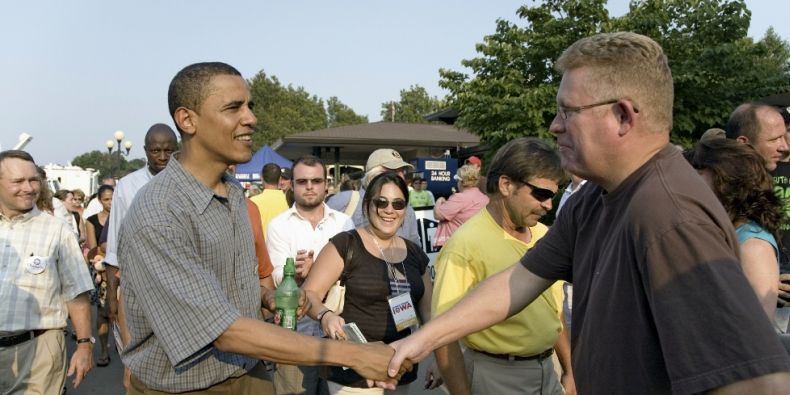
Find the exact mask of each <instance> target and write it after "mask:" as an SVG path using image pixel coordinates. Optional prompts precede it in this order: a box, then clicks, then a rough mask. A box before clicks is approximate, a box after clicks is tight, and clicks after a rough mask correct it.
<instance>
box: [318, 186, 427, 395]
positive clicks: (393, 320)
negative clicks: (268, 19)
mask: <svg viewBox="0 0 790 395" xmlns="http://www.w3.org/2000/svg"><path fill="white" fill-rule="evenodd" d="M408 196H409V193H408V189H407V187H406V183H405V182H404V181H403V179H402V178H401V177H400V176H398V174H396V173H395V172H391V171H388V172H384V173H382V174H380V175H378V176H376V177H375V178H373V180H371V181H370V184H369V185H368V188H367V193H365V197H364V199H363V201H362V209H363V213H364V215H366V216H367V218H368V220H369V225H366V226H364V227H360V228H357V229H354V230H351V231H348V232H342V233H339V234H337V235H336V236H335V237H333V238H332V239H330V240H329V241H330V242H329V243H328V244H327V245H326V247H324V248H323V250H321V253H320V254H319V255H318V257H317V258H316V260H315V263H314V264H313V268H312V270H311V271H310V276H309V277H307V280H306V281H305V283H304V285H303V288H304V290H305V292H306V293H307V296H308V297H309V298H310V302H311V303H312V308H311V310H310V312H309V315H310V316H311V317H312V318H313V319H315V320H317V321H319V322H320V324H321V329H322V330H323V331H324V335H325V336H327V337H330V338H333V339H346V340H347V336H346V333H345V331H344V328H343V325H344V324H346V323H355V324H356V326H357V327H358V328H359V331H360V332H361V333H362V335H363V336H364V337H365V339H366V340H367V341H368V342H377V341H382V342H384V343H391V342H393V341H396V340H398V339H402V338H404V337H406V336H408V335H409V334H410V333H411V331H412V328H413V327H414V326H415V325H416V324H417V323H418V322H422V323H424V322H426V321H427V320H428V319H429V318H430V311H431V293H432V287H431V279H430V275H429V274H428V273H427V272H426V267H427V265H428V257H427V256H426V255H425V253H424V252H423V251H422V249H421V248H420V247H419V246H418V245H416V244H414V243H412V242H411V241H408V240H405V239H403V238H401V237H399V236H397V235H396V232H397V231H398V229H399V228H400V227H401V224H403V218H404V213H405V209H406V205H407V204H408V203H407V199H408ZM341 277H343V280H342V282H343V283H344V285H345V287H346V294H345V307H344V309H343V312H342V313H341V314H340V315H337V314H335V313H334V312H332V311H329V310H328V309H327V308H326V307H325V306H324V305H323V303H322V301H323V300H324V297H325V296H326V293H327V291H328V290H329V288H330V287H332V285H333V284H335V282H336V281H338V280H339V279H341ZM416 377H417V367H416V365H415V367H414V369H413V370H412V371H411V372H409V373H406V374H405V375H404V376H403V377H402V378H401V380H400V382H399V383H398V387H397V389H396V390H395V391H386V392H387V393H395V394H407V393H408V391H409V388H408V387H409V386H408V384H409V383H411V382H412V381H414V380H415V379H416ZM437 377H438V375H437ZM327 379H328V381H329V383H328V384H329V392H330V393H331V394H346V393H382V391H383V390H381V389H378V388H370V389H367V390H362V388H366V387H367V384H366V382H365V380H364V379H363V378H362V377H361V376H359V375H358V374H356V372H354V371H353V370H351V369H343V368H339V367H338V368H335V367H332V368H330V373H329V374H328V377H327ZM430 384H431V385H430V386H431V387H434V386H438V385H439V384H440V383H439V381H438V380H436V382H435V383H430Z"/></svg>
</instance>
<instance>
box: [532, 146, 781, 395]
mask: <svg viewBox="0 0 790 395" xmlns="http://www.w3.org/2000/svg"><path fill="white" fill-rule="evenodd" d="M522 264H523V265H524V266H525V267H526V268H527V269H529V270H530V271H531V272H533V273H535V274H537V275H539V276H541V277H543V278H547V279H565V280H568V281H571V282H573V297H574V299H573V307H574V308H573V327H572V333H571V344H572V353H573V354H572V355H573V368H574V369H573V370H574V375H575V379H576V383H577V386H578V388H579V391H580V392H581V393H585V394H604V393H605V394H615V393H645V392H649V393H669V392H670V391H671V392H673V393H695V392H700V391H704V390H709V389H712V388H716V387H720V386H722V385H725V384H728V383H732V382H735V381H739V380H743V379H747V378H750V377H756V376H760V375H764V374H767V373H772V372H777V371H782V370H788V369H790V358H788V356H787V354H786V352H785V351H784V349H783V348H782V346H781V344H780V343H779V341H778V338H777V336H776V334H775V333H774V331H773V329H772V327H771V324H770V323H769V321H768V319H767V317H766V315H765V313H764V312H763V310H762V308H761V307H760V304H759V303H758V302H757V298H756V297H755V295H754V291H753V290H752V288H751V287H750V286H749V283H748V282H747V281H746V278H745V277H744V275H743V272H742V270H741V267H740V265H739V263H738V244H737V241H736V238H735V233H734V230H733V227H732V224H731V223H730V220H729V218H728V216H727V214H726V213H725V211H724V209H723V208H722V206H721V204H720V203H719V201H718V200H717V199H716V197H715V195H714V194H713V192H712V191H711V190H710V189H709V188H708V187H707V186H706V185H705V183H704V182H703V180H702V179H701V178H700V177H699V175H698V174H697V173H696V172H695V171H694V170H693V169H692V168H691V166H689V164H688V163H687V162H686V161H685V160H684V159H683V157H682V156H681V155H680V152H678V151H677V150H676V149H675V148H674V147H672V146H667V147H665V148H664V149H663V150H661V151H660V152H659V153H658V154H656V155H655V156H654V157H653V158H652V159H650V160H649V161H648V162H647V163H646V164H645V165H643V166H642V167H641V168H639V169H638V170H637V171H636V172H634V173H633V174H631V175H630V176H629V177H628V178H627V179H626V180H625V181H624V182H623V183H622V184H621V185H620V186H619V187H617V189H615V190H614V191H612V193H606V191H605V190H603V189H602V188H601V187H599V186H597V185H590V184H589V183H588V185H586V186H585V187H584V188H582V189H581V190H580V191H579V192H578V193H575V194H574V195H573V196H572V197H571V198H570V199H569V200H568V203H567V205H566V206H565V207H563V210H562V213H561V214H560V216H559V217H558V218H557V220H556V222H555V223H554V226H552V228H551V229H550V230H549V232H548V234H547V235H546V236H545V237H543V239H541V240H540V242H538V244H537V245H536V246H535V248H534V249H532V250H531V251H530V252H528V253H527V254H526V255H525V256H524V257H523V258H522Z"/></svg>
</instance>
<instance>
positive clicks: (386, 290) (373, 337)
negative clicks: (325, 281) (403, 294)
mask: <svg viewBox="0 0 790 395" xmlns="http://www.w3.org/2000/svg"><path fill="white" fill-rule="evenodd" d="M404 241H405V242H406V251H407V252H406V259H404V261H403V264H402V265H401V264H400V263H396V264H394V265H393V266H394V269H395V270H397V271H398V272H400V273H403V270H404V268H405V270H406V280H407V281H408V282H409V288H410V290H409V293H410V294H411V300H412V303H413V304H414V305H415V307H416V306H417V305H418V304H419V303H420V299H422V296H423V294H424V293H425V286H424V284H423V282H422V275H423V274H425V270H426V268H427V267H428V256H427V255H425V252H423V251H422V249H420V247H419V246H418V245H417V244H414V243H413V242H411V241H409V240H406V239H404ZM329 242H330V243H332V244H333V245H334V246H335V248H337V252H338V253H339V254H340V256H341V257H343V259H344V260H345V257H347V256H349V254H347V253H346V252H347V250H348V249H349V248H350V249H351V250H352V252H351V254H350V256H351V259H350V260H351V262H344V269H343V270H344V271H345V272H346V281H345V286H346V297H345V305H344V307H343V313H342V314H341V315H340V316H341V317H343V319H344V320H346V322H349V323H350V322H355V323H356V324H357V326H358V327H359V330H360V331H361V332H362V334H363V335H364V336H365V339H367V341H368V342H377V341H381V342H384V343H392V342H394V341H396V340H399V339H402V338H404V337H406V336H408V335H409V334H411V330H410V329H404V330H402V331H400V332H398V331H397V330H396V328H395V321H394V320H393V318H392V314H390V308H389V303H388V301H387V299H388V298H389V297H390V294H391V287H390V279H389V273H388V271H389V268H388V267H387V265H388V264H387V263H386V262H384V261H383V260H382V259H380V258H379V257H377V256H374V255H372V254H371V253H370V252H368V250H367V249H366V248H365V245H364V244H363V243H362V239H361V238H360V236H359V233H358V231H357V230H349V231H346V232H341V233H338V234H337V235H335V236H334V237H332V238H331V239H330V240H329ZM416 378H417V364H415V365H414V369H413V370H412V371H411V372H408V373H406V374H404V375H403V377H402V378H401V380H400V382H399V383H398V384H399V385H401V384H408V383H410V382H412V381H414V380H415V379H416ZM328 379H329V380H331V381H334V382H336V383H338V384H343V385H346V386H353V387H358V386H362V387H367V385H366V384H365V380H364V379H363V378H362V377H361V376H359V375H358V374H356V372H354V371H353V370H351V369H348V370H345V371H344V370H342V369H341V368H333V369H332V374H331V376H330V377H329V378H328Z"/></svg>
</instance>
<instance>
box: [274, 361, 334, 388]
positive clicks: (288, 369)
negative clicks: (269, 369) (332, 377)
mask: <svg viewBox="0 0 790 395" xmlns="http://www.w3.org/2000/svg"><path fill="white" fill-rule="evenodd" d="M320 369H321V368H320V367H318V366H296V365H284V364H279V363H278V364H277V371H275V372H274V392H275V393H276V394H277V395H298V394H307V395H328V394H329V390H328V389H327V386H326V380H324V379H322V378H321V377H320V376H319V370H320Z"/></svg>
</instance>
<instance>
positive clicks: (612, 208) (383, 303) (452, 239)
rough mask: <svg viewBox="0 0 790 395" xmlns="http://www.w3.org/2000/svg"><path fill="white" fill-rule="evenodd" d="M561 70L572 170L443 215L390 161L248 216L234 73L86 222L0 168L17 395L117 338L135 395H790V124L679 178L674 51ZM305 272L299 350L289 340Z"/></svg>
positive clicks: (200, 88) (584, 59)
mask: <svg viewBox="0 0 790 395" xmlns="http://www.w3.org/2000/svg"><path fill="white" fill-rule="evenodd" d="M556 67H557V70H558V71H560V72H561V73H562V75H563V76H562V80H561V83H560V87H559V91H558V93H557V114H556V116H555V118H554V120H553V121H552V123H551V125H550V130H551V132H552V133H553V134H554V135H556V137H557V146H558V149H557V148H555V147H554V146H553V145H552V144H550V143H547V142H545V141H542V140H539V139H535V138H526V137H524V138H517V139H514V140H512V141H510V142H508V143H507V144H505V145H504V146H502V147H500V148H499V149H498V150H497V151H496V152H495V153H492V155H491V157H490V158H491V159H490V160H489V159H486V161H487V162H488V163H486V166H483V164H482V161H481V160H480V159H478V158H476V157H472V158H470V160H468V161H467V163H465V164H464V165H463V166H461V167H460V168H459V169H458V172H457V176H456V181H457V191H456V192H455V193H454V194H452V195H451V196H449V197H439V198H436V197H435V196H434V195H433V194H432V193H431V192H430V190H429V189H428V188H427V185H426V182H425V180H424V179H422V178H421V177H416V176H413V173H414V171H415V169H414V166H413V165H411V164H409V163H408V162H406V161H405V160H404V159H403V158H402V157H401V155H400V154H399V153H398V152H397V151H396V150H393V149H391V148H381V149H378V150H375V151H373V152H372V153H371V154H370V156H369V157H368V160H367V163H366V165H365V168H364V171H363V172H361V174H360V175H361V177H352V178H348V179H346V180H343V183H342V185H341V186H340V188H339V190H338V191H337V192H335V191H334V186H330V185H329V184H330V182H329V180H328V178H327V169H326V165H325V164H324V162H323V161H322V160H321V159H320V158H318V157H315V156H312V155H307V156H303V157H299V158H296V159H295V161H294V162H293V164H292V165H291V167H290V168H281V167H280V166H278V165H276V164H274V163H271V164H266V165H264V166H263V168H262V169H261V181H262V189H261V190H260V191H252V190H245V188H243V187H242V186H241V184H240V183H239V182H238V181H237V180H236V179H235V178H234V174H235V165H236V164H239V163H245V162H247V161H249V159H250V157H251V154H252V152H251V147H252V138H251V136H252V134H253V133H254V131H255V126H256V122H257V119H256V117H255V115H254V114H253V112H252V105H253V104H252V102H251V101H250V92H249V88H248V86H247V83H246V81H245V80H244V78H243V77H242V76H241V74H240V73H239V72H238V71H237V70H236V69H235V68H233V67H232V66H230V65H227V64H224V63H218V62H212V63H196V64H192V65H189V66H187V67H185V68H184V69H182V70H181V71H179V72H178V73H177V74H176V76H175V77H174V78H173V80H172V81H171V83H170V86H169V88H168V104H169V110H170V115H171V116H172V119H173V122H174V124H175V126H176V131H174V130H173V129H171V128H170V127H169V126H167V125H165V124H161V123H160V124H155V125H153V126H152V127H151V128H150V129H149V130H148V132H147V134H146V137H145V146H144V150H145V153H146V158H147V166H146V167H144V168H142V169H140V170H137V171H135V172H133V173H131V174H129V175H127V176H125V177H123V178H121V179H120V180H118V182H117V184H116V183H115V181H114V180H112V179H108V180H105V181H104V184H105V185H102V186H101V187H100V188H99V190H98V191H97V193H96V194H95V195H94V196H91V197H90V198H87V199H86V196H85V194H84V193H83V192H82V191H76V190H72V191H68V190H61V191H49V190H48V188H47V186H46V183H45V182H44V181H45V180H46V175H45V174H43V170H42V169H41V168H40V167H37V166H36V164H35V161H34V159H33V158H32V157H31V156H30V155H29V154H28V153H26V152H23V151H14V150H12V151H3V152H0V257H1V258H0V281H2V282H0V300H3V301H7V302H5V303H3V304H2V305H0V317H2V320H0V392H2V393H3V394H27V393H41V394H59V393H61V391H62V389H63V388H64V383H65V380H66V376H71V377H73V386H74V387H77V386H79V385H80V383H81V382H82V381H83V380H84V379H85V377H86V376H88V374H89V372H90V371H91V369H92V368H93V366H94V364H96V365H97V366H106V365H107V364H109V363H111V361H110V357H109V352H108V338H109V336H108V333H110V332H111V331H113V332H117V333H118V338H117V339H116V343H117V344H116V345H117V346H118V347H119V350H120V355H121V359H122V363H123V365H124V367H125V369H126V371H125V372H126V373H125V376H124V386H125V387H126V390H127V393H128V394H165V393H189V394H198V393H201V394H202V393H212V394H278V395H283V394H304V393H306V394H359V393H376V394H382V393H387V394H408V393H409V391H410V389H412V388H413V387H414V386H415V384H414V383H415V380H416V379H417V368H418V362H420V361H422V360H423V359H424V358H425V357H426V356H427V355H428V354H429V353H433V354H434V355H435V362H433V363H431V364H428V365H429V366H426V367H425V382H424V383H420V384H421V386H423V387H424V388H428V389H433V388H436V387H438V386H440V385H442V384H444V385H445V386H446V389H447V391H449V392H450V393H451V394H523V393H528V394H576V393H583V394H588V393H590V394H598V393H601V394H609V393H683V394H685V393H689V394H691V393H700V392H708V391H714V390H715V391H718V393H724V394H727V393H734V394H741V393H760V394H762V393H766V394H768V393H776V394H782V393H786V392H787V389H788V388H790V356H789V355H788V351H787V349H786V348H785V347H787V345H785V346H783V344H782V339H784V341H787V337H782V336H783V334H785V333H786V332H787V331H788V323H787V312H788V311H790V309H788V308H787V307H788V306H790V274H788V273H785V272H786V271H787V270H786V268H787V266H788V265H789V264H790V262H788V260H789V259H788V257H789V256H790V254H788V250H787V248H786V247H787V245H790V244H787V245H786V244H785V240H784V239H785V236H787V237H790V232H783V228H782V224H783V223H786V222H787V219H786V216H787V215H786V211H785V207H784V196H778V195H777V193H776V192H777V189H776V188H777V186H778V185H777V183H775V182H774V179H773V178H772V174H771V172H774V175H775V174H777V172H781V171H782V170H783V168H784V167H785V165H784V164H785V163H786V164H787V166H790V162H786V161H787V160H788V158H789V157H790V148H788V143H787V141H786V138H787V137H790V128H788V125H789V124H790V114H787V111H786V110H784V113H783V112H781V111H779V110H777V109H775V108H773V107H771V106H768V105H763V104H759V103H746V104H743V105H741V106H738V107H737V108H736V109H734V111H733V113H732V115H731V117H730V120H729V122H728V124H727V125H726V126H725V128H724V129H722V132H717V131H713V132H711V133H706V134H705V136H704V138H703V139H702V140H701V141H699V142H697V143H696V144H695V145H694V146H693V147H691V148H689V149H688V150H686V151H685V152H681V151H680V150H678V149H677V147H676V146H675V145H673V144H670V141H669V136H670V133H669V132H670V130H671V128H672V104H673V81H672V75H671V72H670V70H669V66H668V63H667V59H666V56H665V55H664V53H663V50H662V49H661V47H660V46H659V45H658V44H657V43H656V42H655V41H653V40H652V39H650V38H648V37H645V36H642V35H638V34H634V33H628V32H621V33H607V34H597V35H594V36H591V37H587V38H583V39H581V40H579V41H577V42H576V43H574V44H573V45H571V46H570V47H569V48H567V49H566V50H565V51H564V52H563V53H562V55H561V56H560V58H559V59H557V61H556ZM783 114H785V115H784V118H783ZM177 135H178V136H177ZM178 137H180V143H179V139H178ZM788 178H790V177H785V179H788ZM786 182H787V183H790V181H786ZM563 189H564V190H563ZM560 193H562V195H561V198H560V196H558V195H559V194H560ZM86 200H88V202H86ZM556 202H559V206H560V207H559V208H557V209H556V210H554V204H555V203H556ZM415 208H418V209H420V208H432V210H433V214H434V216H435V218H436V219H437V220H438V221H439V226H438V228H437V230H436V233H435V234H433V239H432V240H431V241H430V242H426V241H425V240H422V238H421V237H423V238H424V237H428V236H427V234H423V236H421V235H420V232H419V231H418V221H417V220H416V214H415V210H414V209H415ZM560 208H561V210H560ZM552 210H554V211H555V212H556V218H555V220H554V223H553V224H552V225H551V226H547V225H545V224H543V223H541V219H542V218H543V217H544V216H545V215H546V214H548V213H549V212H551V211H552ZM424 245H432V246H433V247H434V248H436V249H439V253H438V256H437V257H436V260H435V262H434V266H435V270H436V277H435V279H434V280H432V279H431V276H430V273H429V271H428V266H429V264H430V261H429V257H428V256H427V254H426V251H425V249H424V248H423V246H424ZM287 258H293V259H294V261H295V268H296V281H297V284H299V285H300V287H301V290H300V300H299V307H298V310H297V315H298V317H299V321H298V325H297V331H289V330H286V329H284V328H281V327H279V326H277V325H276V324H273V323H272V319H273V317H272V315H273V314H272V312H273V311H274V310H275V309H276V304H277V301H276V297H275V295H276V289H277V287H278V286H279V284H280V282H281V281H282V280H283V271H284V264H285V261H286V259H287ZM783 268H784V269H783ZM569 284H572V287H571V286H570V285H569ZM337 295H340V296H339V298H340V299H339V302H340V303H339V304H337V303H335V302H332V303H330V299H332V300H335V299H334V298H335V297H336V296H337ZM571 302H573V303H571ZM91 304H93V305H95V306H96V307H95V308H96V309H97V310H96V316H97V327H96V331H95V333H96V334H97V335H98V337H99V339H98V342H99V346H100V354H99V355H100V356H99V358H97V360H96V361H94V360H93V346H94V344H95V343H96V339H95V338H94V337H93V336H92V334H93V333H94V331H93V328H92V323H91V318H90V317H91V307H90V306H91ZM67 319H70V321H71V328H72V332H73V339H72V341H75V342H76V344H77V346H76V351H75V352H74V353H73V354H72V356H71V358H70V359H69V360H68V361H67V356H66V352H65V341H69V340H68V337H69V336H67V335H64V328H66V327H67ZM571 319H572V320H571ZM264 361H265V362H264Z"/></svg>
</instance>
